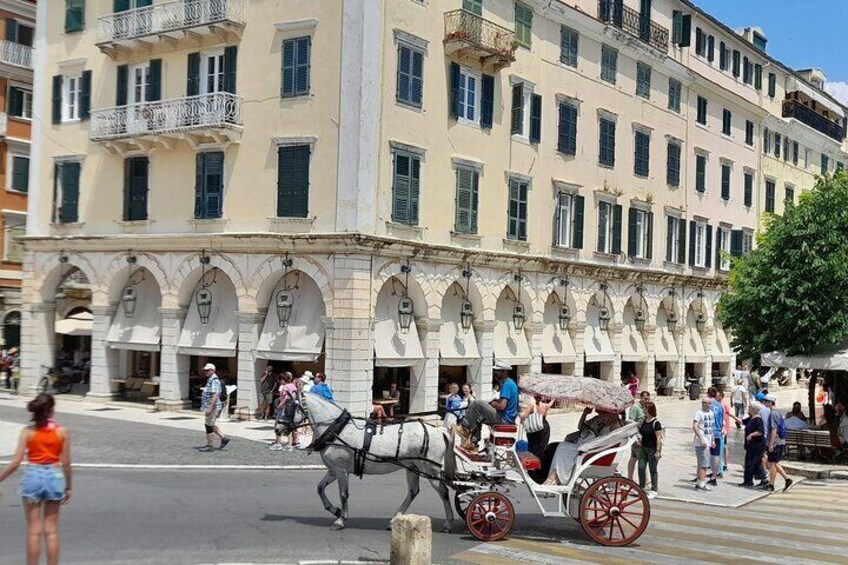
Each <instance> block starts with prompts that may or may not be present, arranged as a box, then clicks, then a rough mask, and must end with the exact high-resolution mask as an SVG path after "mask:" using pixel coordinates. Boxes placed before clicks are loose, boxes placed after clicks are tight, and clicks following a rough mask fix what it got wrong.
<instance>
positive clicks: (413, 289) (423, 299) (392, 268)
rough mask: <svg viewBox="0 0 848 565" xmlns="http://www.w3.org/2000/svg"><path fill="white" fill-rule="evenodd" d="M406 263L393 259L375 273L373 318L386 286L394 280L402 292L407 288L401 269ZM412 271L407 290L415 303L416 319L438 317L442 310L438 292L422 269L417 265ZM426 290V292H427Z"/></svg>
mask: <svg viewBox="0 0 848 565" xmlns="http://www.w3.org/2000/svg"><path fill="white" fill-rule="evenodd" d="M404 263H405V261H400V260H398V259H393V260H390V261H386V262H385V263H383V264H382V265H381V266H380V267H379V268H377V269H376V270H375V271H374V274H373V279H372V285H371V306H370V308H371V316H372V317H376V315H377V308H378V304H377V299H378V298H379V296H380V293H381V292H382V291H383V288H384V287H385V286H386V284H389V283H390V282H391V281H392V279H395V281H396V282H394V283H393V284H394V285H395V287H396V288H397V289H398V290H400V289H403V288H404V287H405V284H406V283H405V281H406V275H404V274H403V273H401V271H400V268H401V265H403V264H404ZM410 266H411V267H412V271H411V272H410V273H409V285H408V288H406V291H407V293H408V294H409V297H410V298H411V299H412V302H413V309H414V311H415V317H416V318H424V317H426V318H430V317H433V318H435V317H437V316H438V314H439V310H440V306H441V305H440V303H437V302H436V298H437V295H436V292H435V291H434V289H433V288H432V285H431V284H429V282H428V281H427V279H426V276H425V274H424V273H423V271H421V270H420V269H416V266H415V263H412V264H411V265H410ZM425 289H426V290H425Z"/></svg>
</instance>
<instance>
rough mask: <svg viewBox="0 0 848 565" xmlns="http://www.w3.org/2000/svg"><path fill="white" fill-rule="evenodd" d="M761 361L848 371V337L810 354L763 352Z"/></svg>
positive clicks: (769, 365) (776, 365) (802, 367)
mask: <svg viewBox="0 0 848 565" xmlns="http://www.w3.org/2000/svg"><path fill="white" fill-rule="evenodd" d="M761 361H762V364H763V365H766V366H768V367H790V368H793V369H794V368H798V369H816V370H820V371H848V337H843V338H842V341H841V342H839V343H834V344H829V345H826V346H824V347H822V348H821V349H819V350H818V351H817V352H815V353H812V354H810V355H791V356H790V355H786V354H785V353H783V352H782V351H772V352H770V353H763V354H762V359H761Z"/></svg>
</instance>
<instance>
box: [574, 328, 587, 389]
mask: <svg viewBox="0 0 848 565" xmlns="http://www.w3.org/2000/svg"><path fill="white" fill-rule="evenodd" d="M574 329H575V332H574V334H572V335H573V336H574V339H573V340H572V343H574V352H575V353H576V354H577V357H576V358H575V359H574V376H575V377H582V376H583V369H584V368H585V364H586V350H585V346H584V344H583V338H584V332H585V331H586V323H585V322H575V323H574Z"/></svg>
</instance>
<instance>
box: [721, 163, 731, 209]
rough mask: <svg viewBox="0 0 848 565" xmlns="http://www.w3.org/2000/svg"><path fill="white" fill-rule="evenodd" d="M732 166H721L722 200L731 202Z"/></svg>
mask: <svg viewBox="0 0 848 565" xmlns="http://www.w3.org/2000/svg"><path fill="white" fill-rule="evenodd" d="M730 170H731V168H730V165H729V164H727V163H722V164H721V199H722V200H730Z"/></svg>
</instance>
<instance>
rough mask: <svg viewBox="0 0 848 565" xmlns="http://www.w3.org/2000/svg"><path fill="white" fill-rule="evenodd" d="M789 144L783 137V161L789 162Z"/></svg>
mask: <svg viewBox="0 0 848 565" xmlns="http://www.w3.org/2000/svg"><path fill="white" fill-rule="evenodd" d="M789 143H790V141H789V138H788V137H786V136H783V160H784V161H788V160H789Z"/></svg>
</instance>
